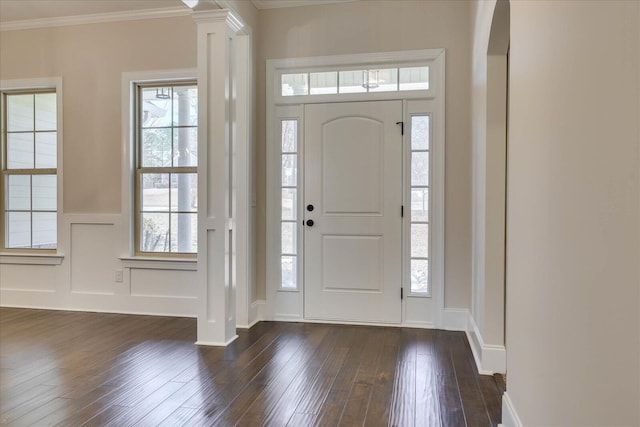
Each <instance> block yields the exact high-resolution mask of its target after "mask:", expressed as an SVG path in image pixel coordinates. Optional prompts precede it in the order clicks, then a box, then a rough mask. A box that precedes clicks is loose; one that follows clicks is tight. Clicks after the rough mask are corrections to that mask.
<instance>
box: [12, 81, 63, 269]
mask: <svg viewBox="0 0 640 427" xmlns="http://www.w3.org/2000/svg"><path fill="white" fill-rule="evenodd" d="M37 93H55V94H56V131H55V132H56V167H55V168H41V169H38V168H35V164H34V168H32V169H19V170H18V169H16V170H17V171H18V173H8V172H7V152H6V150H7V139H8V138H7V133H8V130H7V108H6V95H11V94H37ZM63 123H64V122H63V92H62V78H61V77H49V78H35V79H17V80H0V253H2V255H3V257H2V258H0V264H4V263H7V262H9V263H14V262H20V263H23V264H41V263H43V262H44V263H46V264H49V263H50V262H49V261H47V260H46V259H45V258H49V257H53V258H56V260H54V261H53V263H54V264H58V263H59V262H58V261H61V255H60V254H61V253H62V249H61V248H62V246H64V242H63V239H62V238H61V237H62V230H63V224H62V216H63V185H62V183H63V182H64V181H63ZM34 132H36V131H35V129H34ZM34 154H35V152H34ZM30 171H31V172H30ZM17 174H26V175H29V176H33V175H55V176H56V210H55V214H56V242H55V245H56V247H55V248H33V247H30V248H9V247H7V245H6V241H5V238H6V228H7V224H6V222H5V221H6V207H7V205H6V200H5V198H6V197H7V191H6V185H7V179H6V177H7V176H8V175H17ZM30 212H33V209H32V206H31V209H30ZM45 212H53V211H50V210H49V211H45ZM32 239H33V236H32ZM22 255H24V256H25V257H23V258H20V259H16V258H15V257H16V256H17V257H20V256H22ZM5 256H10V257H11V258H6V257H5ZM43 257H44V258H43Z"/></svg>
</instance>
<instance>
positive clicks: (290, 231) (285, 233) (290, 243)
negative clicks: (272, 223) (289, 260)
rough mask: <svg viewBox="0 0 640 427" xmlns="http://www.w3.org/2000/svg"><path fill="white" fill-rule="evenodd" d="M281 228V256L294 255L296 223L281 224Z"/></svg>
mask: <svg viewBox="0 0 640 427" xmlns="http://www.w3.org/2000/svg"><path fill="white" fill-rule="evenodd" d="M280 226H281V228H282V233H281V234H282V239H281V241H280V242H281V246H282V253H283V254H295V253H296V252H297V251H296V223H295V222H283V223H281V225H280Z"/></svg>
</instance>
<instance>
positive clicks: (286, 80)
mask: <svg viewBox="0 0 640 427" xmlns="http://www.w3.org/2000/svg"><path fill="white" fill-rule="evenodd" d="M307 79H308V77H307V73H300V74H283V75H282V88H281V94H282V96H293V95H307V94H309V83H308V81H307Z"/></svg>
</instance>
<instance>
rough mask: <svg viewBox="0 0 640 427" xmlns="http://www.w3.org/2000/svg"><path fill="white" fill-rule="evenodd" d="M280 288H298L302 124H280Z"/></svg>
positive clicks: (281, 122) (283, 122)
mask: <svg viewBox="0 0 640 427" xmlns="http://www.w3.org/2000/svg"><path fill="white" fill-rule="evenodd" d="M280 161H281V174H282V177H281V180H280V194H281V198H280V200H281V203H280V287H281V288H282V289H297V287H298V280H297V268H296V266H297V256H298V247H297V246H298V245H297V240H298V238H297V237H298V236H297V234H298V233H297V222H296V220H297V210H298V121H297V120H281V121H280Z"/></svg>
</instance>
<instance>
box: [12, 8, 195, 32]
mask: <svg viewBox="0 0 640 427" xmlns="http://www.w3.org/2000/svg"><path fill="white" fill-rule="evenodd" d="M188 15H191V9H189V8H188V7H186V6H184V7H182V6H180V7H170V8H163V9H148V10H131V11H126V12H110V13H96V14H91V15H77V16H60V17H55V18H41V19H26V20H23V21H9V22H2V23H0V31H15V30H32V29H37V28H50V27H64V26H68V25H85V24H100V23H106V22H118V21H137V20H141V19H157V18H174V17H177V16H188Z"/></svg>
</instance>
